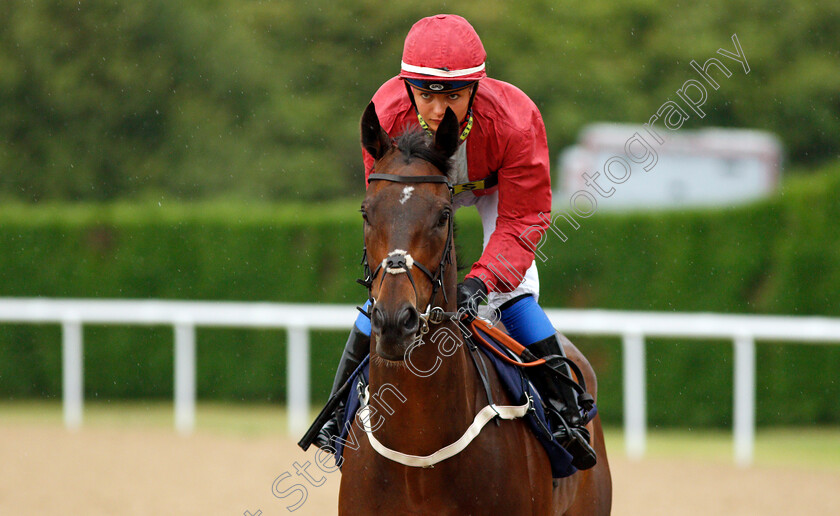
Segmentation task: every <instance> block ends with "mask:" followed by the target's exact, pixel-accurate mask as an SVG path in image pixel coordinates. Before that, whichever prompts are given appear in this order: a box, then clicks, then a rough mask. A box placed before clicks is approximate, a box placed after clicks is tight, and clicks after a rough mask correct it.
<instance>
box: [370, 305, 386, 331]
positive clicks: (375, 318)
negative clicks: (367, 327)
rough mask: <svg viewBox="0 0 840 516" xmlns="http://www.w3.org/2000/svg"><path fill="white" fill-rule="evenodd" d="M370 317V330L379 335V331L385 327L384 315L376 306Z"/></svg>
mask: <svg viewBox="0 0 840 516" xmlns="http://www.w3.org/2000/svg"><path fill="white" fill-rule="evenodd" d="M371 315H372V317H371V318H370V323H371V328H372V329H373V331H375V332H377V333H379V331H380V330H381V329H382V327H383V326H384V325H385V314H384V313H383V312H382V310H380V309H379V307H378V306H374V307H373V313H372V314H371Z"/></svg>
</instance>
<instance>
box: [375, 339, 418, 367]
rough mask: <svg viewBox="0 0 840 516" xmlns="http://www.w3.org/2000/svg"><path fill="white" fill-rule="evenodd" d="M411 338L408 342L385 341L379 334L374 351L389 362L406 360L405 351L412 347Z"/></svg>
mask: <svg viewBox="0 0 840 516" xmlns="http://www.w3.org/2000/svg"><path fill="white" fill-rule="evenodd" d="M411 342H412V340H411V339H407V340H406V342H394V341H391V342H384V343H383V339H382V338H381V337H379V336H377V339H376V346H375V348H374V353H375V354H376V356H378V357H379V358H381V359H383V360H385V361H388V362H404V361H405V353H406V351H407V350H408V349H409V348H410V347H411Z"/></svg>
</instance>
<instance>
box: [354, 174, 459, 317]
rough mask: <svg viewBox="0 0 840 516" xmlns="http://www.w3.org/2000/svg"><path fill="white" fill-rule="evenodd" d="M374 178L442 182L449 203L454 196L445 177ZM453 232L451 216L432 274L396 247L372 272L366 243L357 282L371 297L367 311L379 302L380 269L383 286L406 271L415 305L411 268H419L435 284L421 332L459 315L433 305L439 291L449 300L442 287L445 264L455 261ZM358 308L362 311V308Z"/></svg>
mask: <svg viewBox="0 0 840 516" xmlns="http://www.w3.org/2000/svg"><path fill="white" fill-rule="evenodd" d="M373 181H390V182H393V183H441V184H444V185H446V188H447V189H448V190H449V200H450V202H451V201H452V197H453V186H452V184H451V183H450V182H449V180H448V179H447V178H446V177H444V176H398V175H396V174H378V173H374V174H370V175H369V176H368V182H369V183H370V182H373ZM452 234H453V221H452V216H450V217H449V222H448V227H447V231H446V244H445V245H444V247H443V256H441V258H440V263H438V266H437V270H436V271H435V272H434V273H432V272H431V271H430V270H429V268H428V267H426V266H425V265H423V264H421V263H420V262H418V261H416V260H414V259H413V258H412V257H411V254H409V253H408V252H407V251H404V250H402V249H395V250H393V251H391V252H390V253H388V256H386V257H385V259H384V260H382V262H381V263H380V264H379V265H377V266H376V269H374V270H373V271H371V269H370V265H369V263H368V258H367V246H365V247H364V248H363V251H362V265H364V268H365V278H364V279H360V280H357V281H358V282H359V283H360V284H362V285H364V286H365V287H366V288H367V289H368V298H369V300H370V307H369V308H368V310H371V309H372V308H373V305H374V304H375V303H376V300H375V299H374V298H373V296H372V295H371V286H372V285H373V281H374V280H375V279H376V277H377V276H378V275H379V273H380V272H382V276H381V277H380V279H379V286H380V288H381V287H382V283H384V282H385V278H386V276H387V275H388V274H392V275H396V274H402V273H405V274H406V275H407V276H408V280H409V281H410V282H411V287H412V288H413V289H414V300H415V306H416V305H417V304H418V303H419V302H420V298H419V295H418V293H417V284H416V283H415V282H414V277H413V276H412V275H411V269H412V268H414V267H417V268H418V269H420V271H421V272H423V274H425V275H426V277H427V278H429V281H430V282H431V284H432V293H431V295H430V296H429V302H428V303H427V304H426V311H425V312H424V313H422V314H420V321H421V322H422V324H421V325H420V329H419V331H420V334H426V333H428V332H429V323H431V324H440V323H442V322H444V321H445V320H447V319H452V318H455V317H457V316H458V312H446V311H445V310H444V309H443V308H441V307H440V306H434V307H433V306H432V305H433V304H434V302H435V297H437V293H438V291H441V292H442V293H443V301H444V303H447V302H448V299H447V297H446V290H445V289H444V288H443V276H444V274H445V272H446V267H447V266H448V265H451V263H452V258H451V251H452ZM359 310H360V311H362V310H361V308H360V309H359ZM362 313H364V314H365V315H367V316H368V317H370V313H368V312H364V311H362Z"/></svg>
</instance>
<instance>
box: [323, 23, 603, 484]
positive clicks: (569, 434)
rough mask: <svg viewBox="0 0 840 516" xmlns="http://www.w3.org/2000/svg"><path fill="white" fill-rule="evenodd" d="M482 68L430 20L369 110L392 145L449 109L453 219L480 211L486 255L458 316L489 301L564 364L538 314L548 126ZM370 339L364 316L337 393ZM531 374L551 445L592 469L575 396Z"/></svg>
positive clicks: (469, 279)
mask: <svg viewBox="0 0 840 516" xmlns="http://www.w3.org/2000/svg"><path fill="white" fill-rule="evenodd" d="M485 58H486V53H485V51H484V46H483V45H482V43H481V40H480V39H479V37H478V34H476V32H475V29H473V27H472V26H471V25H470V24H469V22H467V20H465V19H464V18H461V17H460V16H455V15H443V14H441V15H437V16H431V17H428V18H424V19H422V20H420V21H418V22H417V23H416V24H414V26H413V27H412V28H411V30H410V31H409V33H408V36H407V37H406V39H405V46H404V49H403V55H402V66H401V72H400V74H399V75H398V76H397V77H394V78H392V79H390V80H388V81H387V82H386V83H385V84H383V85H382V86H381V87H380V88H379V90H378V91H377V92H376V94H375V95H374V96H373V102H374V104H375V105H376V111H377V114H378V115H379V120H380V123H381V125H382V128H383V129H384V130H385V131H386V132H388V134H390V135H391V136H392V137H393V136H396V135H397V134H398V133H400V132H401V131H402V130H404V129H405V128H406V127H407V126H409V125H412V124H416V123H418V122H419V123H420V125H421V126H422V127H423V128H424V129H426V130H427V131H428V132H430V133H434V131H435V130H436V129H437V128H438V124H440V122H441V121H442V119H443V115H444V113H445V112H446V109H447V107H449V108H451V109H452V110H453V111H454V112H455V114H456V115H457V116H458V120H459V121H460V122H461V128H462V132H461V145H460V147H459V149H458V151H456V153H455V155H454V156H453V158H452V165H453V166H452V171H453V174H454V177H453V179H454V180H453V181H452V182H453V184H463V183H469V184H468V186H467V188H466V189H464V191H461V192H458V193H456V195H455V197H454V199H453V202H454V205H455V208H456V209H457V208H458V207H461V206H475V207H476V208H477V209H478V212H479V214H480V215H481V220H482V224H483V229H484V250H483V253H482V255H481V257H480V258H479V260H478V261H477V262H476V263H475V264H473V266H472V268H471V270H470V272H469V273H468V274H467V275H466V278H465V280H464V282H463V283H461V284H459V285H458V289H457V292H458V305H459V308H461V307H463V308H467V309H468V310H469V311H470V313H473V314H474V313H475V311H476V309H477V304H478V302H480V301H481V300H485V299H486V301H487V304H488V305H489V307H490V309H491V310H494V311H497V312H496V313H499V314H500V315H501V321H502V323H503V324H504V326H505V328H506V329H507V331H508V332H509V333H510V335H511V337H513V338H514V339H516V340H517V341H519V342H520V343H522V344H523V345H525V346H527V347H528V349H529V350H530V351H531V352H532V353H533V354H534V355H536V356H538V357H543V356H548V355H561V356H565V353H564V351H563V345H562V342H563V340H562V337H561V336H560V335H559V334H557V333H556V332H555V330H554V327H553V326H552V325H551V322H550V321H549V319H548V317H547V316H546V314H545V312H544V311H543V310H542V308H541V307H540V306H539V305H538V304H537V298H538V296H539V278H538V275H537V266H536V263H535V261H534V249H536V246H537V243H538V241H539V239H540V237H541V236H542V234H543V233H544V231H545V230H546V229H547V227H548V221H550V220H551V219H550V217H549V213H550V211H551V178H550V169H549V156H548V144H547V142H546V136H545V126H544V124H543V121H542V116H541V115H540V112H539V110H538V109H537V107H536V105H534V103H533V102H532V101H531V99H529V98H528V96H526V95H525V94H524V93H523V92H522V91H520V90H519V89H518V88H516V87H514V86H512V85H510V84H508V83H505V82H502V81H498V80H494V79H491V78H489V77H487V74H486V72H485V69H484V67H485ZM363 157H364V164H365V178H367V176H369V175H370V173H371V172H372V169H373V163H374V159H373V157H372V156H371V155H370V154H368V153H367V152H366V151H363ZM370 331H371V327H370V320H369V319H368V318H367V317H365V316H364V315H360V316H359V317H358V319H357V321H356V324H355V326H354V328H353V330H352V331H351V333H350V338H349V339H348V341H347V344H346V346H345V349H344V353H343V355H342V357H341V360H340V362H339V365H338V371H337V372H336V377H335V381H334V383H333V388H332V392H333V393H335V392H336V391H337V390H338V388H339V387H341V386H342V385H343V384H344V382H345V381H346V380H347V378H348V377H349V375H350V374H351V373H352V372H353V370H354V369H355V368H356V366H357V365H358V364H359V363H360V362H361V360H362V359H363V358H364V357H365V356H366V355H367V354H368V352H369V348H370ZM527 369H528V374H529V378H530V380H531V381H532V382H533V383H534V385H535V386H536V387H537V389H538V391H539V392H540V393H541V394H542V396H543V398H544V399H545V401H546V405H547V408H548V412H549V414H550V420H551V421H552V428H551V430H552V432H553V433H554V435H555V437H556V438H557V439H558V440H559V441H560V443H561V444H562V445H563V446H564V447H566V448H567V450H568V451H569V452H570V453H571V454H572V456H573V457H574V461H573V464H574V465H575V466H576V467H577V468H578V469H587V468H589V467H592V466H593V465H594V464H595V459H596V458H595V452H594V450H593V449H592V447H591V446H590V445H589V434H588V432H587V431H586V429H585V427H584V425H583V424H582V421H583V420H582V417H581V410H580V408H579V404H578V397H577V394H576V393H575V391H574V390H572V388H571V387H569V386H568V385H566V384H565V383H562V382H558V381H555V379H554V377H553V376H552V375H551V374H550V373H549V372H548V371H546V370H545V369H544V368H541V367H531V368H527ZM567 373H568V371H567ZM560 419H562V420H563V421H560ZM563 422H565V424H563ZM338 430H339V423H338V421H337V420H335V419H334V420H331V421H329V422H328V423H327V424H326V425H324V427H323V428H322V430H321V432H320V433H319V435H318V438H317V439H316V441H315V442H316V444H317V445H318V446H321V447H323V446H326V445H329V444H331V442H330V441H331V438H332V437H333V436H335V435H336V434H337V433H338Z"/></svg>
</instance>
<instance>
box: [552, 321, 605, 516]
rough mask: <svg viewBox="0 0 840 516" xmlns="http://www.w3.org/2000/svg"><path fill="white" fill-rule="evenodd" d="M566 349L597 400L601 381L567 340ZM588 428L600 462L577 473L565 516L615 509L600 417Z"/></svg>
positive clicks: (586, 514)
mask: <svg viewBox="0 0 840 516" xmlns="http://www.w3.org/2000/svg"><path fill="white" fill-rule="evenodd" d="M563 347H564V349H565V350H566V356H568V357H569V358H570V359H572V360H573V361H574V362H575V364H577V366H578V367H580V370H581V372H582V373H583V377H584V379H585V380H586V388H587V390H588V391H589V393H590V394H592V396H593V397H594V398H595V400H596V401H597V399H598V381H597V379H596V378H595V371H594V370H593V369H592V366H591V365H590V364H589V361H588V360H587V359H586V357H584V356H583V354H582V353H581V352H580V350H578V348H577V347H575V345H574V344H572V343H571V342H570V341H569V340H568V339H566V338H565V337H564V341H563ZM586 427H587V429H588V430H589V433H590V435H591V436H592V441H593V442H592V447H593V448H594V449H595V453H596V455H597V457H598V462H597V463H596V464H595V466H594V467H593V468H591V469H588V470H585V471H580V472H578V473H575V475H580V476H581V482H580V484H579V486H578V489H577V492H576V493H575V500H574V503H573V504H572V506H571V507H570V508H569V510H567V511H566V512H565V513H564V514H565V515H566V516H584V515H585V516H590V515H596V516H601V515H608V514H610V511H611V509H612V478H611V477H610V464H609V461H608V460H607V449H606V445H605V444H604V431H603V429H602V428H601V417H600V416H595V419H593V420H592V421H590V422H589V424H588V425H586Z"/></svg>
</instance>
